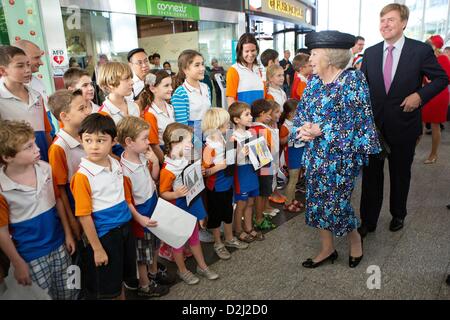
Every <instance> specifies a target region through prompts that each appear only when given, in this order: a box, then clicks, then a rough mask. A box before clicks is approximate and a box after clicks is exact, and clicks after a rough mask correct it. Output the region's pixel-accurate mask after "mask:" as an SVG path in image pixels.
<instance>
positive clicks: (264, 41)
mask: <svg viewBox="0 0 450 320" xmlns="http://www.w3.org/2000/svg"><path fill="white" fill-rule="evenodd" d="M256 25H257V32H256V40H257V41H258V45H259V53H260V54H261V53H262V52H264V50H266V49H273V48H274V39H273V32H274V27H273V22H271V21H265V20H264V21H260V20H258V21H256Z"/></svg>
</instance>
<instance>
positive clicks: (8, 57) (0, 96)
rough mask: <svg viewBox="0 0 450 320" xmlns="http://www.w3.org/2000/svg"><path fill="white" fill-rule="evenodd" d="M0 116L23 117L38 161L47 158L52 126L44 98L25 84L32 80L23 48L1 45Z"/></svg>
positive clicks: (4, 117) (17, 118)
mask: <svg viewBox="0 0 450 320" xmlns="http://www.w3.org/2000/svg"><path fill="white" fill-rule="evenodd" d="M0 78H1V79H0V118H2V119H4V120H19V121H21V120H24V121H26V122H28V123H30V124H31V126H32V127H33V129H34V135H35V137H36V144H37V145H38V147H39V149H40V153H41V160H44V161H48V147H49V146H50V144H51V142H52V138H51V136H50V132H51V130H52V127H51V125H50V122H49V120H48V117H47V112H46V111H45V107H44V99H43V98H42V96H41V95H40V93H38V92H37V91H35V90H33V89H31V88H30V87H29V86H26V85H25V84H27V83H29V82H30V80H31V66H30V60H29V58H28V57H27V56H26V54H25V52H24V51H23V50H22V49H19V48H17V47H12V46H0Z"/></svg>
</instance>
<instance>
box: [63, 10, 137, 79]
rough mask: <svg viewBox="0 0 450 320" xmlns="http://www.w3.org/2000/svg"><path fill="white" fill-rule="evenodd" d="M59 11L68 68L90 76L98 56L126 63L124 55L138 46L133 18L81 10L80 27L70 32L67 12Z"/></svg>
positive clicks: (69, 14)
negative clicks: (87, 72)
mask: <svg viewBox="0 0 450 320" xmlns="http://www.w3.org/2000/svg"><path fill="white" fill-rule="evenodd" d="M61 11H62V15H63V22H64V32H65V36H66V45H67V53H68V56H69V66H71V67H72V66H79V67H81V68H85V69H87V70H88V71H89V72H91V73H93V71H94V68H95V67H94V65H95V63H96V62H97V61H98V57H99V55H101V54H104V55H106V56H107V57H108V58H109V59H110V60H116V61H122V62H126V61H127V59H126V56H127V53H128V51H130V50H131V49H133V48H136V47H137V46H138V41H137V40H138V38H137V27H136V17H135V16H134V15H131V14H122V13H110V12H99V11H88V10H81V11H80V13H81V17H80V19H81V21H80V27H79V28H73V27H72V24H71V23H70V20H69V19H70V18H71V12H68V11H67V10H65V9H64V8H62V10H61ZM68 20H69V21H68Z"/></svg>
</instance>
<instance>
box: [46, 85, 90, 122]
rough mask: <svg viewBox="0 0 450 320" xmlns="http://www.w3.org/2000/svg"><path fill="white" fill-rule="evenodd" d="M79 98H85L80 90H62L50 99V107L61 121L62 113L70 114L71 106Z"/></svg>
mask: <svg viewBox="0 0 450 320" xmlns="http://www.w3.org/2000/svg"><path fill="white" fill-rule="evenodd" d="M78 96H83V93H82V92H81V90H80V89H78V90H75V91H70V90H68V89H60V90H57V91H56V92H55V93H53V94H52V95H51V96H50V97H48V106H49V108H50V111H51V112H52V113H53V115H54V116H55V118H56V119H58V120H59V121H61V112H66V113H68V112H70V108H71V105H70V104H71V103H72V101H73V100H74V99H75V97H78Z"/></svg>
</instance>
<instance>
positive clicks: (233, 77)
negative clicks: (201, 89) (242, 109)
mask: <svg viewBox="0 0 450 320" xmlns="http://www.w3.org/2000/svg"><path fill="white" fill-rule="evenodd" d="M238 86H239V74H238V72H237V70H236V69H235V68H233V67H231V68H229V69H228V72H227V89H226V96H227V97H231V98H234V99H236V100H237V92H238Z"/></svg>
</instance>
